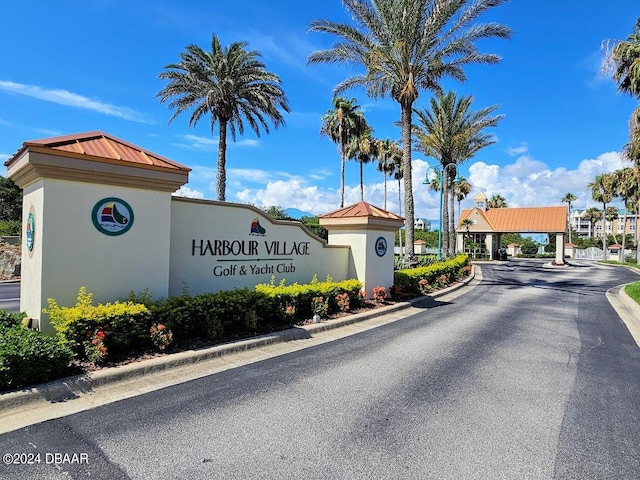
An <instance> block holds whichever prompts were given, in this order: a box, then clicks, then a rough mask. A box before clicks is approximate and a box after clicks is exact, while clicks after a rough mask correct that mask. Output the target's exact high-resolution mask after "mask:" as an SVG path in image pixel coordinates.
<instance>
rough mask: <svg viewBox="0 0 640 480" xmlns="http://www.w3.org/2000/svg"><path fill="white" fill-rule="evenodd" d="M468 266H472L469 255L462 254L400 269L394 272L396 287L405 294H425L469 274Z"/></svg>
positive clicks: (409, 295) (410, 295)
mask: <svg viewBox="0 0 640 480" xmlns="http://www.w3.org/2000/svg"><path fill="white" fill-rule="evenodd" d="M468 266H470V260H469V256H468V255H466V254H461V255H457V256H456V257H454V258H452V259H450V260H446V261H444V262H439V263H434V264H432V265H429V266H426V267H417V268H410V269H406V270H398V271H397V272H395V273H394V287H395V288H396V289H399V291H400V292H402V295H403V296H408V297H412V296H417V295H424V294H425V293H424V292H428V291H431V289H433V288H438V287H442V286H444V285H447V284H449V283H450V282H454V281H456V280H458V279H459V278H461V277H463V276H465V275H468V272H469V271H470V269H467V268H465V267H468ZM394 296H395V295H394Z"/></svg>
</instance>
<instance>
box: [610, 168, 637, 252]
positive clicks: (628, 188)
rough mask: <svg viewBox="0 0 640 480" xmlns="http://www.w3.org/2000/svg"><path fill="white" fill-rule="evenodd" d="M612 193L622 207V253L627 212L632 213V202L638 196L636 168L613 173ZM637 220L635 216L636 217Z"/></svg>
mask: <svg viewBox="0 0 640 480" xmlns="http://www.w3.org/2000/svg"><path fill="white" fill-rule="evenodd" d="M614 175H615V182H614V190H615V191H614V193H615V195H616V196H618V197H620V199H621V200H622V204H623V205H624V216H623V219H622V252H623V253H624V250H625V242H626V236H627V235H626V230H627V228H626V227H627V212H628V211H629V210H631V211H634V210H633V209H634V207H635V205H634V204H633V203H634V202H633V200H634V199H635V198H636V197H637V196H638V190H639V189H638V180H639V179H638V176H637V168H632V167H626V168H622V169H620V170H616V171H615V172H614ZM636 218H637V216H636Z"/></svg>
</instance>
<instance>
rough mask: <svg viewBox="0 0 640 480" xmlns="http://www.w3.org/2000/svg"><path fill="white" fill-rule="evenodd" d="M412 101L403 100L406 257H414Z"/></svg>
mask: <svg viewBox="0 0 640 480" xmlns="http://www.w3.org/2000/svg"><path fill="white" fill-rule="evenodd" d="M412 103H413V102H411V101H401V103H400V105H401V107H402V112H401V123H402V169H403V170H402V178H403V179H404V214H405V216H406V219H405V221H404V224H405V245H406V257H407V258H413V253H414V250H413V220H414V215H415V214H414V210H413V185H412V183H411V179H412V175H411V113H412V110H411V108H412Z"/></svg>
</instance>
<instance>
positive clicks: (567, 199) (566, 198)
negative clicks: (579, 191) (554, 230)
mask: <svg viewBox="0 0 640 480" xmlns="http://www.w3.org/2000/svg"><path fill="white" fill-rule="evenodd" d="M577 199H578V197H576V196H575V195H574V194H573V193H571V192H569V193H566V194H565V196H564V197H562V200H560V201H561V202H563V203H567V204H568V213H567V218H568V221H567V223H568V225H569V243H572V242H571V202H575V201H576V200H577Z"/></svg>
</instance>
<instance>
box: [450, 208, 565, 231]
mask: <svg viewBox="0 0 640 480" xmlns="http://www.w3.org/2000/svg"><path fill="white" fill-rule="evenodd" d="M466 218H470V219H471V220H474V224H473V225H471V226H470V227H469V232H496V233H562V232H564V231H565V230H566V228H567V207H566V206H560V207H524V208H490V209H489V210H485V211H483V210H481V209H479V208H473V209H470V210H463V211H462V213H461V214H460V221H459V222H458V228H457V230H458V231H461V232H464V231H466V230H467V228H466V227H463V226H461V223H462V221H463V220H464V219H466Z"/></svg>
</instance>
